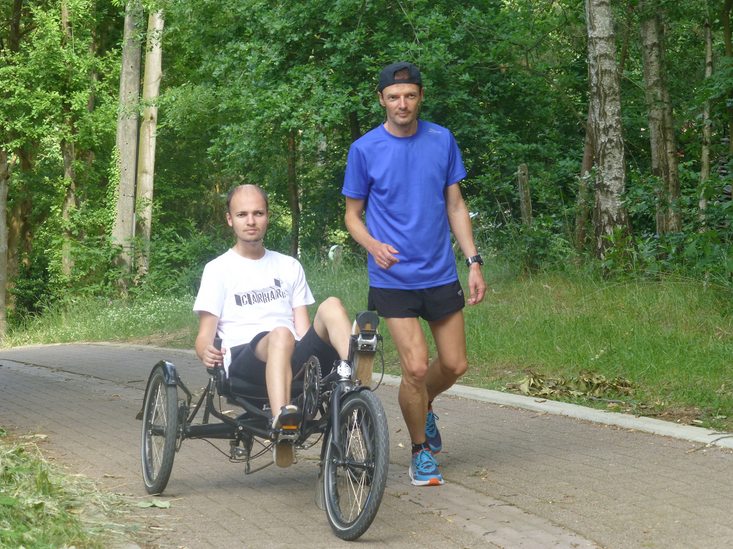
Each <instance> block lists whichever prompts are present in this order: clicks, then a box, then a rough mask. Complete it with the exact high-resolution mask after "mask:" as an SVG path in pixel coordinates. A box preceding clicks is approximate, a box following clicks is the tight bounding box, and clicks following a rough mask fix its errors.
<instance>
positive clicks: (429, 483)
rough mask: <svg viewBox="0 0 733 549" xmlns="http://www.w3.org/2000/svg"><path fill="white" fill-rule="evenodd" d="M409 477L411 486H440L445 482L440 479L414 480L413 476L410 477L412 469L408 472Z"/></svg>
mask: <svg viewBox="0 0 733 549" xmlns="http://www.w3.org/2000/svg"><path fill="white" fill-rule="evenodd" d="M408 473H409V475H410V480H411V481H412V485H413V486H441V485H442V484H444V483H445V481H444V480H443V479H442V478H435V477H433V478H431V479H428V480H416V479H415V477H414V476H412V468H410V469H409V471H408Z"/></svg>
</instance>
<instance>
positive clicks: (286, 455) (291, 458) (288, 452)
mask: <svg viewBox="0 0 733 549" xmlns="http://www.w3.org/2000/svg"><path fill="white" fill-rule="evenodd" d="M272 459H273V461H274V462H275V465H277V466H278V467H283V468H284V467H290V466H291V465H292V464H293V463H294V462H295V448H294V447H293V445H292V444H276V445H275V448H274V449H273V453H272Z"/></svg>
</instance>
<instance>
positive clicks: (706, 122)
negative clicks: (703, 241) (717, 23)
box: [698, 4, 713, 222]
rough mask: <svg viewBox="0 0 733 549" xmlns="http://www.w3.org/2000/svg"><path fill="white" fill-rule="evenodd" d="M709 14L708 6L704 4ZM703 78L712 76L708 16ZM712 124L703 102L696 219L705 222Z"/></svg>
mask: <svg viewBox="0 0 733 549" xmlns="http://www.w3.org/2000/svg"><path fill="white" fill-rule="evenodd" d="M706 11H707V13H709V4H706ZM704 28H705V78H706V79H708V78H710V77H712V76H713V33H712V30H711V28H710V16H709V15H707V16H706V17H705V23H704ZM712 131H713V130H712V122H711V121H710V101H706V102H705V106H704V107H703V109H702V149H701V152H700V188H701V191H700V202H699V208H700V211H699V213H698V219H699V220H700V221H702V222H704V221H705V209H706V208H707V207H708V199H707V197H706V187H707V184H708V181H709V180H710V140H711V139H712Z"/></svg>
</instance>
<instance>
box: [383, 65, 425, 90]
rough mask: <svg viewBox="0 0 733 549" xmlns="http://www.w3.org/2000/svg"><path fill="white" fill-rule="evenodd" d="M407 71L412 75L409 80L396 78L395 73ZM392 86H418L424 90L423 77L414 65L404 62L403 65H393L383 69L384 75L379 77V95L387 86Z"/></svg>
mask: <svg viewBox="0 0 733 549" xmlns="http://www.w3.org/2000/svg"><path fill="white" fill-rule="evenodd" d="M405 69H407V70H408V71H409V72H410V74H409V76H408V77H407V78H395V76H394V75H395V73H397V72H399V71H402V70H405ZM392 84H417V85H418V86H420V87H421V88H422V77H421V76H420V71H419V70H418V69H417V67H416V66H415V65H413V64H412V63H408V62H406V61H403V62H401V63H392V64H391V65H389V66H388V67H385V68H384V69H382V74H381V75H380V76H379V93H382V90H383V89H384V88H386V87H387V86H391V85H392Z"/></svg>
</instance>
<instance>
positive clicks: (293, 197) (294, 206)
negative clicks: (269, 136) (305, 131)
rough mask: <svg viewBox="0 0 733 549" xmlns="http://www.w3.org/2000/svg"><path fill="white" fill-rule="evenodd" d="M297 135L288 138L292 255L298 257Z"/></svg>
mask: <svg viewBox="0 0 733 549" xmlns="http://www.w3.org/2000/svg"><path fill="white" fill-rule="evenodd" d="M295 159H296V148H295V133H291V134H290V135H289V136H288V190H289V194H290V255H291V256H293V257H298V245H299V237H300V234H299V233H300V203H299V202H298V180H297V178H296V176H295Z"/></svg>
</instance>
